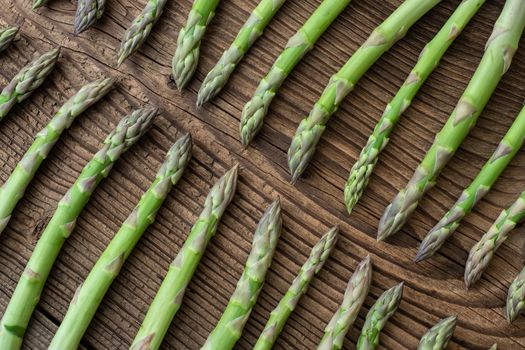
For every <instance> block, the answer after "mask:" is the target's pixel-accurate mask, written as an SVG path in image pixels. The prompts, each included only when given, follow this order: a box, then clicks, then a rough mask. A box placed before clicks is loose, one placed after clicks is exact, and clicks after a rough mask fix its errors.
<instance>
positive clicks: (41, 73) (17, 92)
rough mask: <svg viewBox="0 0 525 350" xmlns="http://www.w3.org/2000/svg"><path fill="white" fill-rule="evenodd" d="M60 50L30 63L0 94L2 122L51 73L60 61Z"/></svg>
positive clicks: (0, 118) (0, 116)
mask: <svg viewBox="0 0 525 350" xmlns="http://www.w3.org/2000/svg"><path fill="white" fill-rule="evenodd" d="M59 53H60V49H53V50H51V51H49V52H46V53H45V54H43V55H42V56H40V57H38V58H36V59H34V60H33V61H31V62H29V63H28V64H27V65H26V66H25V67H24V68H22V70H20V72H18V74H17V75H15V77H14V78H13V79H12V80H11V82H10V83H9V84H8V85H7V86H6V87H5V88H4V89H3V90H2V93H0V121H1V120H2V119H4V118H5V116H6V115H7V113H9V111H10V110H11V108H12V107H13V106H14V105H15V103H19V102H22V101H23V100H25V99H26V98H28V97H29V95H31V94H32V93H33V91H35V90H36V89H37V88H38V87H39V86H40V85H42V83H43V82H44V80H45V79H46V78H47V76H48V75H49V74H50V73H51V71H52V70H53V68H55V64H56V63H57V60H58V55H59Z"/></svg>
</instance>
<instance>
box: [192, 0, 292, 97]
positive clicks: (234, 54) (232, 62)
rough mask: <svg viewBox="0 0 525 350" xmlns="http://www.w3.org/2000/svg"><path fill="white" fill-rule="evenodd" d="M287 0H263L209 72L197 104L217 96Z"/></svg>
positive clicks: (200, 90)
mask: <svg viewBox="0 0 525 350" xmlns="http://www.w3.org/2000/svg"><path fill="white" fill-rule="evenodd" d="M284 2H285V0H261V1H260V2H259V5H257V7H256V8H255V10H253V12H252V14H251V15H250V17H249V18H248V20H247V21H246V23H244V25H243V27H242V28H241V30H240V31H239V33H238V34H237V37H236V38H235V40H234V41H233V43H232V45H231V46H230V47H229V48H228V49H227V50H226V51H224V53H223V54H222V57H221V58H220V60H219V62H217V64H216V65H215V67H213V68H212V70H211V71H210V72H209V73H208V75H207V76H206V78H205V79H204V81H203V82H202V85H201V87H200V89H199V95H198V96H197V106H202V105H203V104H204V103H206V102H208V101H209V100H211V99H212V98H213V97H215V96H216V95H217V94H218V93H219V92H220V91H221V90H222V88H223V87H224V86H225V85H226V83H227V82H228V79H229V78H230V75H231V74H232V73H233V71H234V70H235V67H236V66H237V65H238V64H239V62H241V60H242V58H243V57H244V55H245V54H246V53H247V52H248V50H249V49H250V47H251V46H252V45H253V44H254V43H255V41H256V40H257V39H258V38H259V37H260V36H261V35H262V34H263V30H264V28H266V26H267V25H268V23H270V21H271V20H272V18H273V16H275V14H276V13H277V11H279V9H280V8H281V6H282V5H283V4H284Z"/></svg>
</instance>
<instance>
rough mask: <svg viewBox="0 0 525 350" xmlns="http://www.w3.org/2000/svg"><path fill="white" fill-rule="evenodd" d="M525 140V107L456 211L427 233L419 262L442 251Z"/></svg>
mask: <svg viewBox="0 0 525 350" xmlns="http://www.w3.org/2000/svg"><path fill="white" fill-rule="evenodd" d="M524 140H525V108H523V109H522V111H521V113H520V114H519V115H518V117H517V118H516V120H515V121H514V123H513V124H512V126H511V127H510V128H509V130H508V131H507V134H506V135H505V136H504V137H503V139H502V140H501V142H500V143H499V145H498V147H497V148H496V150H495V151H494V153H493V154H492V157H491V158H490V159H489V160H488V161H487V163H485V165H484V166H483V169H481V171H480V172H479V174H478V176H476V178H475V179H474V180H473V181H472V183H471V184H470V185H469V186H468V187H467V188H466V189H465V190H464V191H463V193H462V194H461V196H460V197H459V199H458V200H457V202H456V203H455V204H454V206H453V207H452V209H450V210H449V211H448V212H447V213H446V214H445V216H443V218H442V219H441V220H440V221H439V222H438V223H437V225H436V226H434V228H433V229H432V230H431V231H430V232H429V233H428V234H427V236H426V237H425V239H424V240H423V242H422V243H421V246H420V247H419V252H418V253H417V256H416V259H415V260H416V262H418V261H421V260H424V259H428V258H429V257H431V256H432V255H434V253H435V252H437V251H438V250H439V248H441V246H442V245H443V243H445V240H446V239H447V238H448V237H449V236H451V235H452V234H453V233H454V231H455V230H456V229H457V228H458V226H459V224H460V222H461V220H462V219H463V218H464V217H465V216H466V215H467V214H468V213H470V211H471V210H472V208H473V207H474V206H475V205H476V203H478V202H479V201H480V200H481V198H483V196H484V195H485V194H486V193H488V192H489V191H490V189H491V188H492V185H494V183H495V182H496V180H497V179H498V177H499V176H500V175H501V173H502V172H503V170H505V168H506V167H507V165H509V163H510V161H511V160H512V158H514V156H515V155H516V153H518V150H519V149H520V148H521V146H522V144H523V141H524ZM493 243H494V242H493Z"/></svg>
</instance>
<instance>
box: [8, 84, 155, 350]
mask: <svg viewBox="0 0 525 350" xmlns="http://www.w3.org/2000/svg"><path fill="white" fill-rule="evenodd" d="M99 82H102V81H99ZM108 84H110V82H109V81H106V85H108ZM90 85H91V87H93V86H94V85H93V84H90ZM156 114H157V110H156V109H154V108H145V109H141V110H137V111H135V112H133V113H132V114H131V115H130V116H129V117H128V118H125V119H123V120H122V121H121V122H120V123H119V125H118V126H117V127H116V128H115V130H114V131H113V132H112V133H111V134H109V136H108V137H107V138H106V141H105V142H104V147H102V149H101V150H100V151H99V152H98V153H97V154H95V156H94V157H93V158H92V159H91V161H90V162H89V163H88V164H87V165H86V166H85V167H84V169H83V170H82V173H81V174H80V175H79V177H78V179H77V180H76V181H75V183H74V184H73V186H72V187H71V188H70V189H69V191H68V192H67V193H66V194H65V196H64V197H63V198H62V200H61V201H60V202H59V203H58V207H57V209H56V211H55V213H54V214H53V217H52V218H51V220H50V221H49V223H48V224H47V227H46V228H45V230H44V232H43V233H42V235H41V237H40V239H39V240H38V243H37V245H36V247H35V250H34V251H33V254H32V255H31V258H30V259H29V261H28V263H27V265H26V268H25V270H24V272H23V274H22V276H21V277H20V280H19V281H18V285H17V286H16V289H15V292H14V293H13V296H12V297H11V301H10V302H9V304H8V305H7V309H6V311H5V313H4V316H3V318H2V321H1V322H0V349H9V350H16V349H19V348H20V347H21V345H22V338H23V336H24V333H25V330H26V328H27V325H28V323H29V320H30V319H31V314H32V313H33V310H34V309H35V307H36V305H37V304H38V301H39V299H40V294H41V293H42V290H43V289H44V285H45V283H46V280H47V277H48V276H49V273H50V271H51V268H52V267H53V264H54V262H55V260H56V258H57V256H58V254H59V252H60V249H61V248H62V245H63V244H64V242H65V240H66V239H67V238H68V237H69V235H70V234H71V233H72V231H73V229H74V228H75V224H76V220H77V217H78V215H79V214H80V212H81V211H82V209H83V208H84V206H85V205H86V204H87V202H88V201H89V198H90V197H91V194H92V193H93V191H94V190H95V188H96V187H97V186H98V184H99V183H100V182H101V181H102V180H103V179H104V178H105V177H107V176H108V174H109V172H110V171H111V168H112V167H113V164H114V163H115V162H116V161H117V159H118V158H119V157H120V155H121V154H122V153H123V152H125V151H126V150H127V149H128V148H129V147H131V145H133V144H134V143H135V142H136V141H137V140H138V139H139V138H140V137H141V136H142V135H143V134H144V133H145V132H146V131H147V130H148V128H149V126H150V125H151V122H152V120H153V117H154V116H155V115H156Z"/></svg>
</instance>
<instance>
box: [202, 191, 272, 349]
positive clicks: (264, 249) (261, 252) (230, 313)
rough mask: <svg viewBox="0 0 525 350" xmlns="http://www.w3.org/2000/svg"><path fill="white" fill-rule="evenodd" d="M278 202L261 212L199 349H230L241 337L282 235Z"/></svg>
mask: <svg viewBox="0 0 525 350" xmlns="http://www.w3.org/2000/svg"><path fill="white" fill-rule="evenodd" d="M281 226H282V219H281V204H280V202H279V200H277V201H275V202H274V203H273V204H272V205H271V206H270V207H269V208H268V209H267V210H266V212H265V213H264V215H263V216H262V218H261V220H260V221H259V225H258V226H257V229H256V230H255V234H254V235H253V245H252V251H251V252H250V255H249V256H248V260H247V261H246V266H245V267H244V272H243V273H242V276H241V278H240V279H239V282H237V288H236V289H235V292H233V295H232V296H231V298H230V301H229V303H228V306H226V310H224V313H223V314H222V317H221V319H220V320H219V322H218V323H217V326H216V327H215V329H214V330H213V331H212V332H211V333H210V335H209V336H208V339H207V340H206V343H205V344H204V346H203V347H202V349H206V350H215V349H222V350H230V349H233V347H234V346H235V343H237V341H238V340H239V338H240V337H241V334H242V331H243V329H244V326H245V324H246V322H247V321H248V318H249V317H250V313H251V312H252V309H253V307H254V306H255V303H256V302H257V298H258V296H259V293H260V292H261V289H262V287H263V285H264V279H265V278H266V272H267V271H268V269H269V268H270V265H271V263H272V258H273V254H274V252H275V248H276V247H277V242H278V240H279V236H280V234H281Z"/></svg>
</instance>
